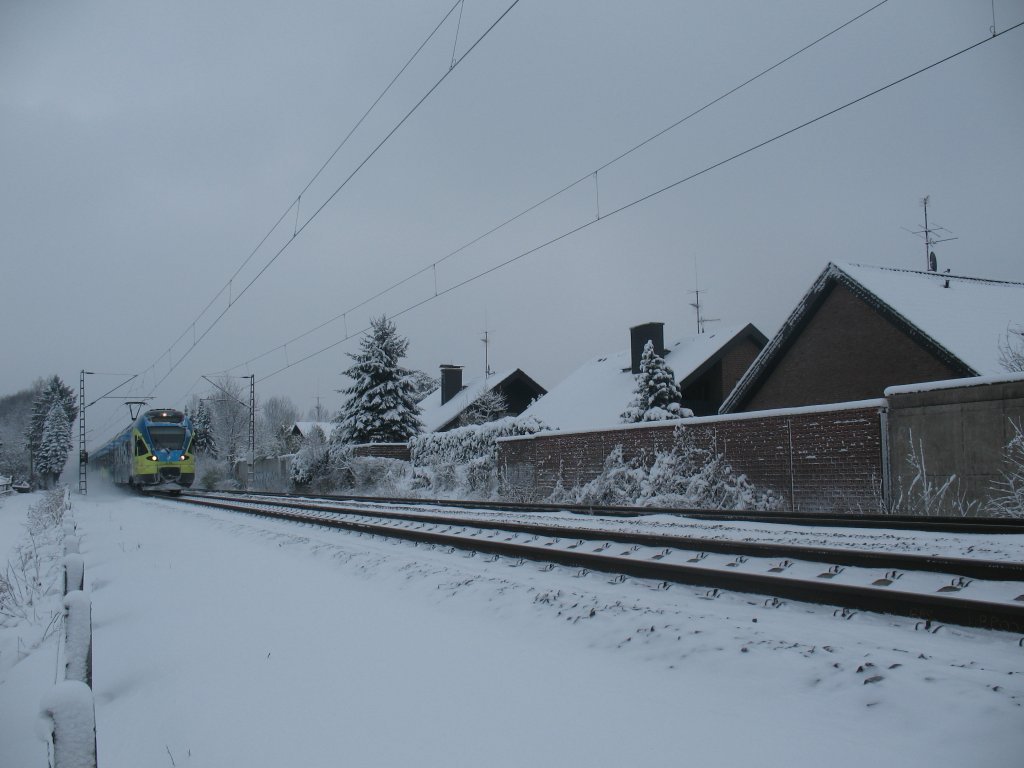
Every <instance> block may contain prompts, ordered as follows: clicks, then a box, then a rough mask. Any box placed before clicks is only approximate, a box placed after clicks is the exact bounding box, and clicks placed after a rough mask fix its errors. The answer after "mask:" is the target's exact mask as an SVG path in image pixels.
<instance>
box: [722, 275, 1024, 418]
mask: <svg viewBox="0 0 1024 768" xmlns="http://www.w3.org/2000/svg"><path fill="white" fill-rule="evenodd" d="M1022 319H1024V283H1019V282H1007V281H998V280H984V279H981V278H976V277H967V276H962V275H950V274H947V273H940V272H920V271H915V270H908V269H893V268H888V267H871V266H864V265H860V264H836V263H830V264H829V265H828V266H827V267H826V268H825V270H824V271H823V272H822V273H821V274H820V275H819V276H818V279H817V280H816V281H815V282H814V284H813V285H812V286H811V289H810V290H809V291H808V292H807V294H806V295H805V296H804V297H803V299H802V300H801V301H800V303H799V304H798V305H797V307H796V309H794V310H793V312H792V314H791V315H790V316H789V318H788V319H787V320H786V322H785V323H784V324H783V325H782V328H781V329H780V330H779V332H778V333H777V334H776V335H775V337H774V338H773V339H772V340H771V341H770V342H769V343H768V345H767V346H766V347H764V349H763V350H762V351H761V353H760V355H758V357H757V359H756V360H755V361H754V362H753V364H752V365H751V366H750V367H749V369H748V370H747V372H746V373H745V374H744V375H743V377H742V378H741V379H740V380H739V382H738V383H737V384H736V387H735V389H733V390H732V392H731V394H729V396H728V397H727V398H726V399H725V402H724V403H723V404H722V407H721V409H720V412H721V413H738V412H745V411H760V410H766V409H771V408H789V407H798V406H804V405H816V404H822V403H839V402H849V401H854V400H865V399H869V398H877V397H881V396H882V394H883V392H884V390H885V388H886V387H889V386H894V385H901V384H917V383H922V382H928V381H940V380H943V379H956V378H963V377H971V376H990V375H997V374H999V373H1005V371H1004V370H1003V369H1002V366H1001V364H1000V343H1001V342H1002V340H1003V339H1004V338H1005V336H1006V333H1007V329H1008V327H1009V326H1011V325H1013V324H1016V323H1019V322H1020V321H1021V320H1022Z"/></svg>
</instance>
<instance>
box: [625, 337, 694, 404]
mask: <svg viewBox="0 0 1024 768" xmlns="http://www.w3.org/2000/svg"><path fill="white" fill-rule="evenodd" d="M681 399H682V395H681V394H680V392H679V385H678V384H676V375H675V373H673V372H672V369H671V368H669V367H668V364H667V363H666V362H665V358H663V357H662V356H661V355H659V354H658V353H657V352H655V351H654V342H652V341H648V342H647V344H645V345H644V351H643V355H641V357H640V373H638V374H637V376H636V389H635V390H633V400H632V402H630V404H629V407H628V408H627V409H626V410H625V412H624V413H623V414H622V416H621V418H622V420H623V422H625V423H627V424H630V423H634V422H639V421H661V420H663V419H678V418H682V417H683V416H692V415H693V414H692V413H691V412H690V411H688V410H687V409H685V408H683V407H682V406H681V405H680V402H679V401H680V400H681Z"/></svg>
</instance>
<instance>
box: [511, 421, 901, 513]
mask: <svg viewBox="0 0 1024 768" xmlns="http://www.w3.org/2000/svg"><path fill="white" fill-rule="evenodd" d="M882 405H884V401H869V402H862V403H855V404H849V405H847V406H836V407H835V408H833V409H829V410H823V409H820V408H811V409H789V410H786V411H774V412H771V413H770V414H765V415H756V414H743V415H739V416H713V417H707V418H695V419H690V420H687V421H685V422H683V423H684V425H686V428H687V429H692V430H694V433H695V436H696V437H697V438H698V439H701V440H704V441H706V443H707V444H708V445H709V446H711V447H712V448H714V449H716V450H717V451H718V452H719V453H722V454H724V455H725V456H726V458H727V459H728V460H729V462H730V464H731V465H732V466H733V468H734V469H735V470H736V471H738V472H742V473H744V474H746V475H747V477H748V478H749V479H750V481H751V482H753V483H754V484H755V485H756V486H758V487H759V488H763V489H771V490H773V491H775V492H776V493H778V494H779V495H780V496H782V497H783V498H784V499H785V500H786V504H787V506H788V507H789V508H791V509H796V510H804V511H815V510H825V511H832V510H836V511H858V510H860V511H865V512H873V511H875V510H876V509H877V507H878V504H879V500H880V492H881V486H882V443H881V432H880V415H879V414H880V409H881V407H882ZM674 429H675V425H674V424H672V425H668V426H666V425H656V424H654V425H640V426H629V427H621V428H616V429H608V430H604V431H589V432H564V433H559V432H554V433H543V434H540V435H532V436H529V437H522V438H519V437H516V438H503V439H501V440H499V441H498V466H500V467H503V468H504V470H505V472H506V474H507V477H508V479H509V481H510V482H511V483H512V484H514V485H515V486H517V487H521V488H535V493H536V494H537V495H538V496H541V497H542V496H546V495H547V494H549V493H550V492H551V491H552V490H553V489H554V487H555V484H556V483H557V482H558V479H559V474H561V479H562V483H563V484H564V485H565V486H566V487H570V486H572V485H576V484H580V485H582V484H584V483H587V482H589V481H590V480H593V479H594V478H595V477H596V476H597V475H598V474H599V473H600V471H601V467H602V466H603V464H604V460H605V458H606V457H607V456H608V454H609V453H610V452H611V451H612V449H614V448H615V446H616V445H622V447H623V454H624V456H625V457H626V458H627V459H631V458H633V457H635V456H636V455H637V454H638V453H639V452H640V451H645V452H646V453H647V454H648V455H650V454H652V453H654V452H657V451H666V450H668V449H669V448H670V447H671V445H672V442H673V430H674Z"/></svg>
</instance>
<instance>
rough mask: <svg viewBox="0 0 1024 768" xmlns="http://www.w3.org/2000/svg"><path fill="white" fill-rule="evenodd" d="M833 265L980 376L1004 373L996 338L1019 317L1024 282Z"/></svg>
mask: <svg viewBox="0 0 1024 768" xmlns="http://www.w3.org/2000/svg"><path fill="white" fill-rule="evenodd" d="M835 267H836V268H837V269H839V270H841V271H842V272H844V273H845V274H846V275H848V276H849V277H850V278H851V279H853V280H855V281H856V282H857V283H859V284H860V285H862V286H864V288H865V289H866V290H868V291H870V292H871V293H872V294H874V295H875V296H877V297H878V299H880V300H881V301H883V302H885V303H886V304H887V305H889V307H890V308H892V309H893V310H894V311H895V312H896V313H897V314H899V315H900V316H902V317H903V318H905V319H906V320H907V321H908V322H909V323H910V324H911V325H913V326H915V327H917V328H919V329H920V330H921V331H922V332H923V333H924V334H926V335H927V336H929V337H930V338H931V339H933V340H934V341H936V342H937V343H938V344H939V345H940V346H942V347H944V348H945V349H948V350H949V351H950V352H952V353H953V354H954V355H956V357H958V358H960V359H961V360H963V361H964V362H965V363H967V365H969V366H970V367H971V368H973V369H974V370H975V371H976V372H977V373H978V374H979V375H982V376H987V375H998V374H1001V373H1005V371H1004V369H1003V368H1002V366H1001V365H1000V363H999V342H1000V340H1001V339H1002V337H1004V336H1005V335H1006V330H1007V328H1008V327H1009V326H1010V324H1011V323H1014V322H1019V321H1020V320H1021V318H1022V315H1024V283H1020V282H1003V281H997V280H983V279H980V278H976V277H967V276H963V275H949V274H945V273H942V272H917V271H913V270H909V269H889V268H885V267H871V266H865V265H863V264H836V265H835ZM947 281H948V284H949V287H948V288H947V287H945V286H946V283H947Z"/></svg>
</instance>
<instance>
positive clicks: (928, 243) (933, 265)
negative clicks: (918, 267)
mask: <svg viewBox="0 0 1024 768" xmlns="http://www.w3.org/2000/svg"><path fill="white" fill-rule="evenodd" d="M930 200H931V195H925V196H924V197H923V198H921V207H923V208H924V229H917V230H914V229H907V228H906V227H903V229H906V230H907V232H909V233H910V234H912V235H917V236H918V237H921V238H923V239H924V257H925V266H926V269H927V270H928V271H929V272H938V271H939V264H938V260H937V259H936V258H935V251H933V250H932V246H934V245H937V244H938V243H948V242H949V241H950V240H959V239H960V238H959V237H956V236H955V235H953V233H952V232H950V231H949V230H948V229H946V228H945V227H940V226H939V225H938V224H932V225H931V226H929V224H928V203H929V201H930ZM947 235H948V237H947Z"/></svg>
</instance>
